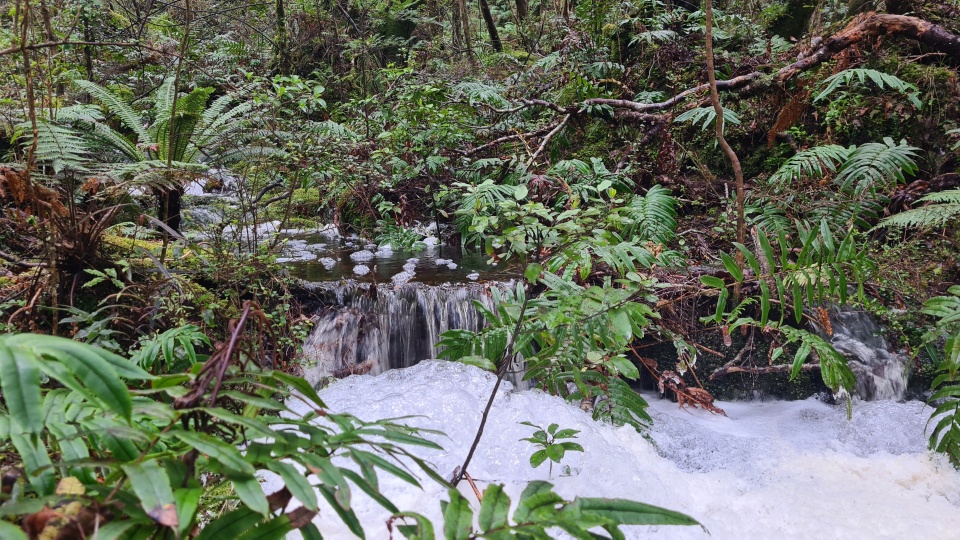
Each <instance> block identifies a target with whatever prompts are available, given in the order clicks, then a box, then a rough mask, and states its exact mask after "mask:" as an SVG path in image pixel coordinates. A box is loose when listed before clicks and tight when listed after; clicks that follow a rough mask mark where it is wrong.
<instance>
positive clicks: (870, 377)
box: [818, 308, 907, 401]
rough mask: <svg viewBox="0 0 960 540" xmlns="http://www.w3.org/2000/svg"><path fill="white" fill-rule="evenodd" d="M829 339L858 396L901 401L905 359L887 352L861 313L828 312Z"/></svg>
mask: <svg viewBox="0 0 960 540" xmlns="http://www.w3.org/2000/svg"><path fill="white" fill-rule="evenodd" d="M829 314H830V322H831V326H832V333H830V334H829V335H826V333H825V332H824V329H823V328H818V330H819V331H820V333H821V335H825V337H827V339H829V341H830V344H831V345H833V347H834V348H835V349H837V351H838V352H840V353H841V354H842V355H844V356H845V357H846V358H847V363H848V365H849V366H850V369H851V370H852V371H853V373H854V375H856V377H857V395H858V396H859V397H860V398H861V399H864V400H867V401H872V400H880V399H894V400H901V399H904V397H905V396H906V391H907V358H906V357H904V356H903V355H901V354H898V353H896V352H894V351H892V350H891V349H890V344H889V343H887V340H886V339H885V338H884V337H883V334H882V333H881V328H880V325H878V324H877V322H876V321H875V320H874V319H873V317H871V316H870V314H869V313H867V312H865V311H863V310H853V309H836V308H834V309H831V310H830V311H829Z"/></svg>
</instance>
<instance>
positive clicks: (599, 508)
mask: <svg viewBox="0 0 960 540" xmlns="http://www.w3.org/2000/svg"><path fill="white" fill-rule="evenodd" d="M572 506H574V507H575V508H577V509H578V510H580V512H582V513H583V514H585V515H588V516H599V517H602V518H606V519H609V520H612V521H613V522H615V523H620V524H623V525H699V524H700V523H699V522H697V520H695V519H693V518H692V517H690V516H688V515H686V514H682V513H680V512H675V511H673V510H667V509H666V508H660V507H658V506H653V505H649V504H644V503H640V502H636V501H629V500H623V499H601V498H581V497H577V498H576V499H574V501H573V505H572Z"/></svg>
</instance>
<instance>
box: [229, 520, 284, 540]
mask: <svg viewBox="0 0 960 540" xmlns="http://www.w3.org/2000/svg"><path fill="white" fill-rule="evenodd" d="M292 530H293V527H292V526H291V525H290V517H289V516H285V515H284V516H279V517H275V518H273V519H271V520H270V521H267V522H265V523H261V524H259V525H257V526H256V527H255V528H253V529H250V530H249V531H246V532H244V533H243V534H241V535H240V536H239V537H238V538H237V539H236V540H281V539H282V538H286V536H287V533H289V532H290V531H292Z"/></svg>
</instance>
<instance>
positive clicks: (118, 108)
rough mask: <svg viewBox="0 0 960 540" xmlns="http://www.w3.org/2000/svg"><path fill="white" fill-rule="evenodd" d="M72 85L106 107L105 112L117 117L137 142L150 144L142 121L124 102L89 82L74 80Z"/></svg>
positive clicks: (148, 135) (150, 140) (149, 138)
mask: <svg viewBox="0 0 960 540" xmlns="http://www.w3.org/2000/svg"><path fill="white" fill-rule="evenodd" d="M73 84H74V85H75V86H76V87H77V88H79V89H80V90H83V91H84V92H86V93H88V94H90V96H91V97H93V98H94V99H96V100H97V101H99V102H100V103H102V104H103V105H104V106H106V107H107V110H109V111H110V112H111V113H113V114H115V115H117V117H118V118H120V121H121V122H122V123H123V125H124V126H126V127H127V129H129V130H131V131H133V132H134V133H136V134H137V140H138V141H139V142H152V138H151V137H150V134H149V133H148V132H147V129H146V128H145V127H143V121H142V119H141V118H140V115H139V114H137V113H136V111H134V110H133V108H132V107H131V106H130V104H128V103H127V102H126V101H124V100H123V99H121V98H120V97H119V96H117V95H115V94H114V93H113V92H111V91H109V90H107V89H106V88H104V87H102V86H100V85H98V84H95V83H92V82H90V81H84V80H76V81H73Z"/></svg>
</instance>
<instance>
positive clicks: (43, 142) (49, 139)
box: [19, 119, 90, 174]
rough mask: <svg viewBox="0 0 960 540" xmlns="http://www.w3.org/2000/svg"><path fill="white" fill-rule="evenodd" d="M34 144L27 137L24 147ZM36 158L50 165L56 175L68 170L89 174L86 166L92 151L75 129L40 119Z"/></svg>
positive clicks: (23, 125) (39, 161)
mask: <svg viewBox="0 0 960 540" xmlns="http://www.w3.org/2000/svg"><path fill="white" fill-rule="evenodd" d="M19 127H21V128H29V127H30V125H29V124H21V125H20V126H19ZM27 133H29V131H28V132H27ZM32 143H33V137H32V136H27V137H26V140H25V141H24V145H25V146H28V147H29V146H30V145H32ZM34 157H35V159H36V160H37V162H38V163H43V164H48V165H50V167H51V168H52V169H53V173H54V174H60V173H61V172H64V171H68V170H69V171H74V172H88V169H87V166H86V164H87V162H88V161H89V160H90V150H89V147H88V146H87V144H86V141H84V140H83V139H82V138H81V137H80V136H79V135H78V134H77V132H76V131H75V130H74V129H73V128H71V127H69V126H61V125H58V124H56V123H53V122H50V121H47V120H41V119H38V120H37V147H36V150H35V151H34Z"/></svg>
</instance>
